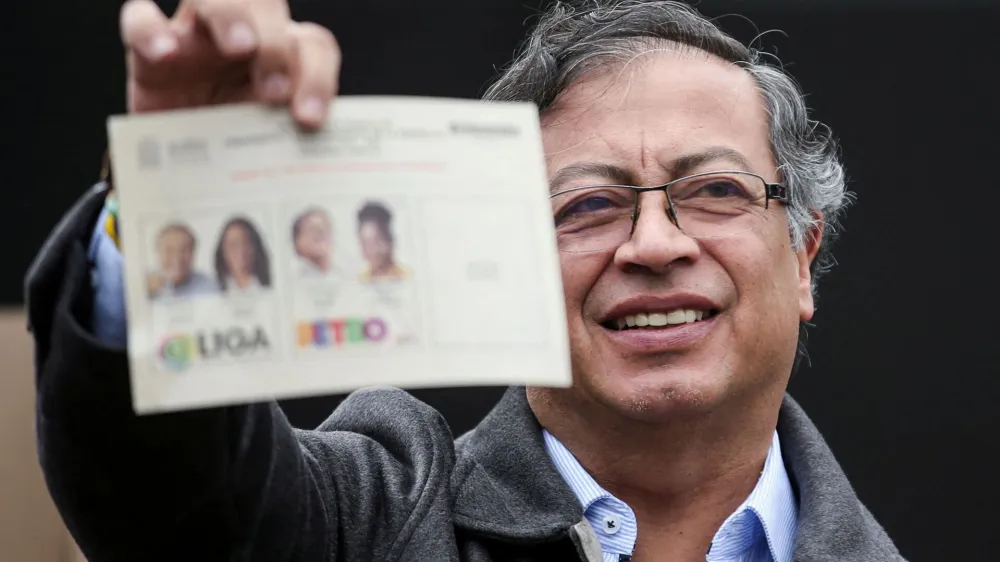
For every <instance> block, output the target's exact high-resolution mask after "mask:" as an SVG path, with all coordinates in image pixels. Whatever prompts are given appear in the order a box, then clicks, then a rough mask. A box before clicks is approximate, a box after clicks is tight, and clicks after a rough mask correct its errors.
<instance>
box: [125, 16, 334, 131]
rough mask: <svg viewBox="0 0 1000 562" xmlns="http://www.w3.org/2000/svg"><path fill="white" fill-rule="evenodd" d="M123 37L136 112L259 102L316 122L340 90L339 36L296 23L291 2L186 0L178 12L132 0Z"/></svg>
mask: <svg viewBox="0 0 1000 562" xmlns="http://www.w3.org/2000/svg"><path fill="white" fill-rule="evenodd" d="M121 35H122V40H123V41H124V43H125V47H126V51H127V56H128V107H129V111H130V112H149V111H161V110H168V109H177V108H187V107H199V106H207V105H214V104H221V103H234V102H246V101H260V102H264V103H268V104H275V105H285V104H289V105H290V106H291V112H292V115H293V117H294V118H295V120H296V121H298V122H299V123H300V124H301V125H303V126H305V127H316V126H319V125H320V124H321V123H322V122H323V120H324V119H325V118H326V114H327V110H328V107H329V101H330V99H331V98H332V97H333V96H334V95H335V93H336V90H337V83H338V75H339V72H340V60H341V59H340V49H339V47H338V46H337V42H336V39H334V37H333V35H332V34H331V33H330V32H329V31H328V30H327V29H325V28H323V27H321V26H318V25H315V24H312V23H302V22H295V21H292V20H291V18H290V15H289V10H288V4H287V2H286V0H184V1H183V2H182V3H181V5H180V7H179V8H178V10H177V13H176V14H174V16H173V17H172V18H168V17H167V16H166V15H164V14H163V12H162V11H160V9H159V7H158V6H157V5H156V3H155V2H153V1H152V0H129V1H128V2H126V3H125V5H124V7H123V8H122V11H121Z"/></svg>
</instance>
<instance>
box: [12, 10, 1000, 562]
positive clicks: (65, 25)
mask: <svg viewBox="0 0 1000 562" xmlns="http://www.w3.org/2000/svg"><path fill="white" fill-rule="evenodd" d="M539 4H543V2H540V1H539V0H533V1H518V0H492V1H486V0H475V1H473V0H464V1H458V0H449V1H440V0H439V1H437V2H434V3H424V2H415V1H412V0H407V1H404V0H336V1H335V0H308V1H307V0H301V1H297V2H293V11H294V13H295V14H296V16H297V18H299V19H308V20H313V21H317V22H320V23H323V24H324V25H327V26H328V27H330V28H331V29H332V30H333V31H334V32H335V33H336V34H337V36H338V38H339V41H340V43H341V47H342V48H343V51H344V53H345V63H344V67H343V74H342V80H341V90H342V93H344V94H415V95H438V96H450V97H477V96H478V95H479V94H480V93H481V92H482V91H483V89H484V87H485V85H486V84H487V83H488V82H489V80H490V78H491V77H493V76H494V74H495V68H496V67H498V66H501V65H503V64H504V63H505V62H506V61H508V60H509V58H510V56H511V55H512V53H513V52H514V49H515V47H516V45H517V44H518V42H519V41H520V40H521V38H522V37H523V34H524V31H525V22H526V21H530V19H529V18H530V17H531V16H532V15H533V14H534V13H536V11H537V7H538V5H539ZM164 5H166V6H168V9H169V7H170V6H169V5H170V3H169V2H165V3H164ZM119 6H120V3H118V2H115V1H91V2H63V3H60V4H59V5H55V4H50V3H48V2H37V3H29V2H18V3H13V5H11V6H9V7H8V9H10V10H13V13H12V15H11V16H9V17H7V18H5V19H6V21H5V22H4V23H3V24H2V25H3V28H2V34H0V35H2V41H3V50H2V52H3V53H4V55H3V56H4V58H5V59H7V60H5V63H6V64H5V65H4V66H5V74H6V76H7V78H8V79H11V81H10V82H7V81H6V80H2V81H0V84H3V87H2V88H0V92H2V94H0V95H2V96H3V98H2V99H0V102H2V103H0V108H2V111H4V112H5V113H6V115H5V116H4V119H3V121H2V123H3V129H2V130H3V134H2V135H0V140H2V142H3V147H2V148H3V150H2V152H0V154H3V166H2V167H0V170H2V174H3V175H2V185H3V189H4V201H5V203H4V204H3V205H2V207H0V208H2V213H3V215H2V217H0V239H2V240H3V241H4V248H5V249H6V254H7V259H6V260H4V263H5V264H6V265H5V268H4V270H3V271H2V272H0V298H2V299H3V301H4V302H6V303H8V304H11V305H17V304H20V303H21V298H22V296H21V283H22V276H23V273H24V270H25V268H26V267H27V265H28V263H29V261H30V259H31V258H32V256H33V255H34V253H35V252H36V251H37V249H38V247H39V245H40V244H41V242H42V241H43V239H44V237H45V235H46V234H47V232H48V231H49V230H50V229H51V228H52V227H53V225H54V224H55V222H56V221H57V220H58V218H59V216H60V215H61V214H62V212H63V211H64V210H65V209H66V208H67V207H68V206H69V205H70V203H71V202H72V201H73V200H74V199H75V198H76V197H77V196H78V195H79V194H80V193H82V191H83V190H84V189H86V188H87V187H88V186H89V185H90V184H91V182H92V181H93V180H95V179H96V177H97V174H98V171H99V166H100V161H101V155H102V153H103V150H104V146H105V132H104V124H105V118H106V116H107V115H108V114H112V113H119V112H121V111H122V110H123V108H124V92H123V83H124V69H123V64H122V63H123V55H122V52H121V46H120V43H119V40H118V36H117V13H118V9H119ZM997 6H998V4H997V2H991V1H989V0H980V1H972V2H958V1H952V2H946V1H940V2H935V1H933V0H920V1H913V0H906V1H904V0H882V1H878V2H876V1H874V0H872V1H863V0H854V1H845V0H838V1H835V0H825V1H821V2H820V1H817V2H803V1H792V0H785V1H776V0H771V1H769V2H768V1H763V0H760V1H754V0H746V1H742V2H740V1H706V2H703V3H702V4H701V5H700V7H701V9H702V10H703V11H704V12H705V13H707V14H709V15H713V16H719V15H722V14H731V13H739V14H741V16H745V17H746V18H749V20H752V22H753V23H755V24H756V28H755V27H754V26H753V25H751V24H750V23H749V22H748V21H747V20H746V19H745V18H743V17H739V16H732V15H730V16H727V17H723V18H721V20H720V22H721V24H722V25H723V27H725V28H727V29H729V30H730V31H732V32H733V33H735V34H737V36H739V37H740V38H742V39H745V40H749V39H751V38H753V37H755V36H756V35H757V34H758V31H761V32H763V31H769V30H781V31H782V32H783V33H768V34H765V35H764V37H763V38H762V39H761V41H760V46H761V47H762V48H763V49H764V50H766V51H769V52H772V53H776V54H777V55H778V56H780V57H781V59H782V61H783V62H784V63H785V65H786V67H787V68H788V69H789V70H790V71H791V72H792V74H794V75H795V76H796V77H797V78H798V79H799V81H800V83H801V84H802V85H803V87H804V89H805V91H806V92H807V93H808V96H809V98H808V99H809V102H810V104H811V106H812V107H813V109H814V110H815V116H816V117H817V118H819V119H821V120H823V121H825V122H827V123H829V124H830V125H831V126H832V127H833V128H834V130H835V131H836V132H837V133H838V135H839V136H840V138H841V140H842V142H843V147H844V156H845V159H846V163H847V167H848V172H849V175H850V188H851V189H852V190H853V191H854V192H856V193H857V195H858V203H857V205H856V206H855V207H854V208H853V209H852V210H851V212H850V213H849V214H848V217H847V220H846V228H847V230H846V233H845V235H844V237H843V239H842V241H841V243H840V244H839V246H838V247H837V248H836V251H835V254H836V255H837V256H838V258H839V260H840V265H839V267H837V268H836V269H835V270H834V271H833V273H832V274H830V275H829V276H828V277H827V278H826V279H825V280H824V281H823V282H822V283H821V285H820V300H819V306H818V314H817V316H816V318H815V320H814V322H815V324H816V326H815V328H813V329H812V330H811V331H810V354H811V359H812V364H811V366H806V367H804V368H803V369H802V370H801V371H800V372H799V373H798V374H797V376H796V377H795V378H794V380H793V382H792V389H791V392H792V394H793V395H794V396H796V397H797V398H798V400H799V401H800V402H801V403H802V404H803V405H804V406H805V408H806V410H807V411H808V412H809V413H810V414H811V416H812V417H813V419H814V421H815V422H816V423H817V425H818V426H819V427H820V429H821V430H822V431H823V432H824V434H825V436H826V438H827V440H828V441H829V444H830V446H831V447H832V448H833V450H834V452H835V453H836V454H837V455H838V458H839V459H840V461H841V463H842V464H843V466H844V469H845V470H846V472H847V474H848V476H849V477H850V478H851V480H852V482H853V483H854V485H855V487H856V488H857V490H858V493H859V495H860V497H861V499H862V500H863V501H864V502H865V503H866V504H867V505H868V507H869V508H870V509H871V510H872V511H873V512H874V514H875V515H876V517H877V518H878V519H879V520H880V521H881V522H882V524H883V525H884V526H885V527H886V528H887V530H888V531H889V533H890V535H891V536H892V537H893V538H894V539H895V540H896V541H897V543H898V545H899V547H900V549H901V550H902V552H903V554H904V555H905V556H907V557H908V558H909V559H911V560H913V561H915V562H922V561H951V560H963V561H965V560H976V561H978V560H984V561H987V560H1000V540H998V536H1000V532H998V531H997V530H996V526H997V524H998V523H1000V515H998V513H1000V511H998V506H1000V483H998V463H997V461H998V458H1000V455H997V453H998V452H1000V451H998V449H1000V448H998V446H997V444H998V438H997V431H998V430H1000V416H998V414H997V407H996V404H997V403H998V402H1000V380H998V377H997V376H996V375H997V374H998V372H997V371H998V370H997V368H996V367H995V366H994V365H995V364H996V363H994V361H993V356H994V355H995V352H994V351H993V350H994V348H995V345H994V344H993V343H992V341H990V340H991V338H990V337H989V336H990V334H991V331H992V332H993V333H995V330H991V326H990V323H991V319H992V318H994V317H995V315H994V313H993V310H994V309H995V308H996V307H995V305H993V304H992V301H993V299H992V298H991V297H992V294H994V291H992V290H991V289H993V288H994V286H995V279H996V277H995V275H993V273H992V270H991V266H992V264H993V263H994V262H995V261H996V260H995V255H996V251H995V250H994V249H993V238H994V235H993V232H994V230H995V228H994V227H995V225H994V224H993V223H992V222H990V220H991V218H990V214H991V210H992V209H995V208H997V207H996V200H997V197H996V191H997V189H998V186H997V183H998V181H997V178H998V175H1000V174H998V172H997V171H996V168H995V166H996V161H997V159H996V157H995V155H994V154H995V151H994V150H993V149H995V147H997V145H998V144H1000V143H998V142H997V137H996V134H997V133H996V131H997V129H998V126H1000V120H998V111H997V104H998V103H1000V95H998V89H997V79H996V78H995V77H996V76H997V74H998V72H1000V63H998V60H1000V57H998V55H1000V48H998V47H997V39H995V38H994V37H995V32H996V31H997V29H998V27H1000V10H998V7H997ZM973 265H975V266H977V267H978V269H979V271H977V272H976V273H973V272H972V271H971V266H973ZM983 266H986V267H983ZM500 392H501V390H500V389H448V390H435V391H418V392H415V394H417V395H418V396H419V397H421V398H423V399H425V400H427V401H428V402H430V403H431V404H433V405H434V406H436V407H438V408H439V409H440V410H441V411H442V412H444V413H445V415H446V417H447V418H448V420H449V421H450V422H451V424H452V427H453V429H454V431H455V432H456V433H460V432H463V431H465V430H467V429H469V428H470V427H471V426H472V425H474V424H475V423H476V422H477V421H478V420H479V419H480V418H481V417H482V415H483V414H484V413H485V412H486V411H487V410H488V409H489V408H490V407H491V406H492V404H493V403H494V402H495V401H496V399H497V398H498V397H499V394H500ZM338 400H339V398H338V397H325V398H315V399H307V400H296V401H289V402H286V403H285V406H286V410H287V412H288V413H289V416H290V417H291V419H292V420H293V422H294V423H296V424H297V425H299V426H314V425H316V424H317V423H318V422H319V421H320V420H322V419H323V418H324V417H325V416H326V415H327V414H328V413H329V412H330V411H331V409H332V408H333V407H335V405H336V404H337V402H338Z"/></svg>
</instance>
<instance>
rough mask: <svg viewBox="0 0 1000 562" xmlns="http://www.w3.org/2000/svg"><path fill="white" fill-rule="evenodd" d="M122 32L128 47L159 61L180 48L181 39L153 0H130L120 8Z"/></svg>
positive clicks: (144, 56)
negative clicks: (179, 41) (179, 40)
mask: <svg viewBox="0 0 1000 562" xmlns="http://www.w3.org/2000/svg"><path fill="white" fill-rule="evenodd" d="M120 26H121V36H122V40H123V41H124V43H125V47H126V49H127V50H129V51H132V52H134V53H136V54H138V55H139V56H141V57H143V58H145V59H147V60H150V61H158V60H161V59H163V58H166V57H168V56H170V55H171V54H173V53H175V52H176V51H177V47H178V41H177V37H176V36H175V35H174V32H173V31H172V30H171V28H170V20H168V19H167V17H166V16H165V15H163V12H161V11H160V8H159V7H157V5H156V3H155V2H153V0H128V2H126V3H125V5H124V6H123V7H122V10H121V17H120Z"/></svg>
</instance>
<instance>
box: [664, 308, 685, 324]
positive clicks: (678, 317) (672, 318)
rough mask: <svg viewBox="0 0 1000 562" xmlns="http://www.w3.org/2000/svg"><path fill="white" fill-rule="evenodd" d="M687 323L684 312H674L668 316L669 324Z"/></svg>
mask: <svg viewBox="0 0 1000 562" xmlns="http://www.w3.org/2000/svg"><path fill="white" fill-rule="evenodd" d="M684 322H687V314H685V313H684V311H683V310H674V311H671V312H670V314H667V323H668V324H683V323H684Z"/></svg>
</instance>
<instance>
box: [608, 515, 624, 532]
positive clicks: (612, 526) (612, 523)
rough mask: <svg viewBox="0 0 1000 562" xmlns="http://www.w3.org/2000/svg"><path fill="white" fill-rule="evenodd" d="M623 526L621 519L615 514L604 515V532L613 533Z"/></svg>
mask: <svg viewBox="0 0 1000 562" xmlns="http://www.w3.org/2000/svg"><path fill="white" fill-rule="evenodd" d="M619 527H621V520H620V519H618V517H615V516H614V515H606V516H605V517H604V532H605V533H607V534H609V535H613V534H615V533H617V532H618V528H619Z"/></svg>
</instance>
